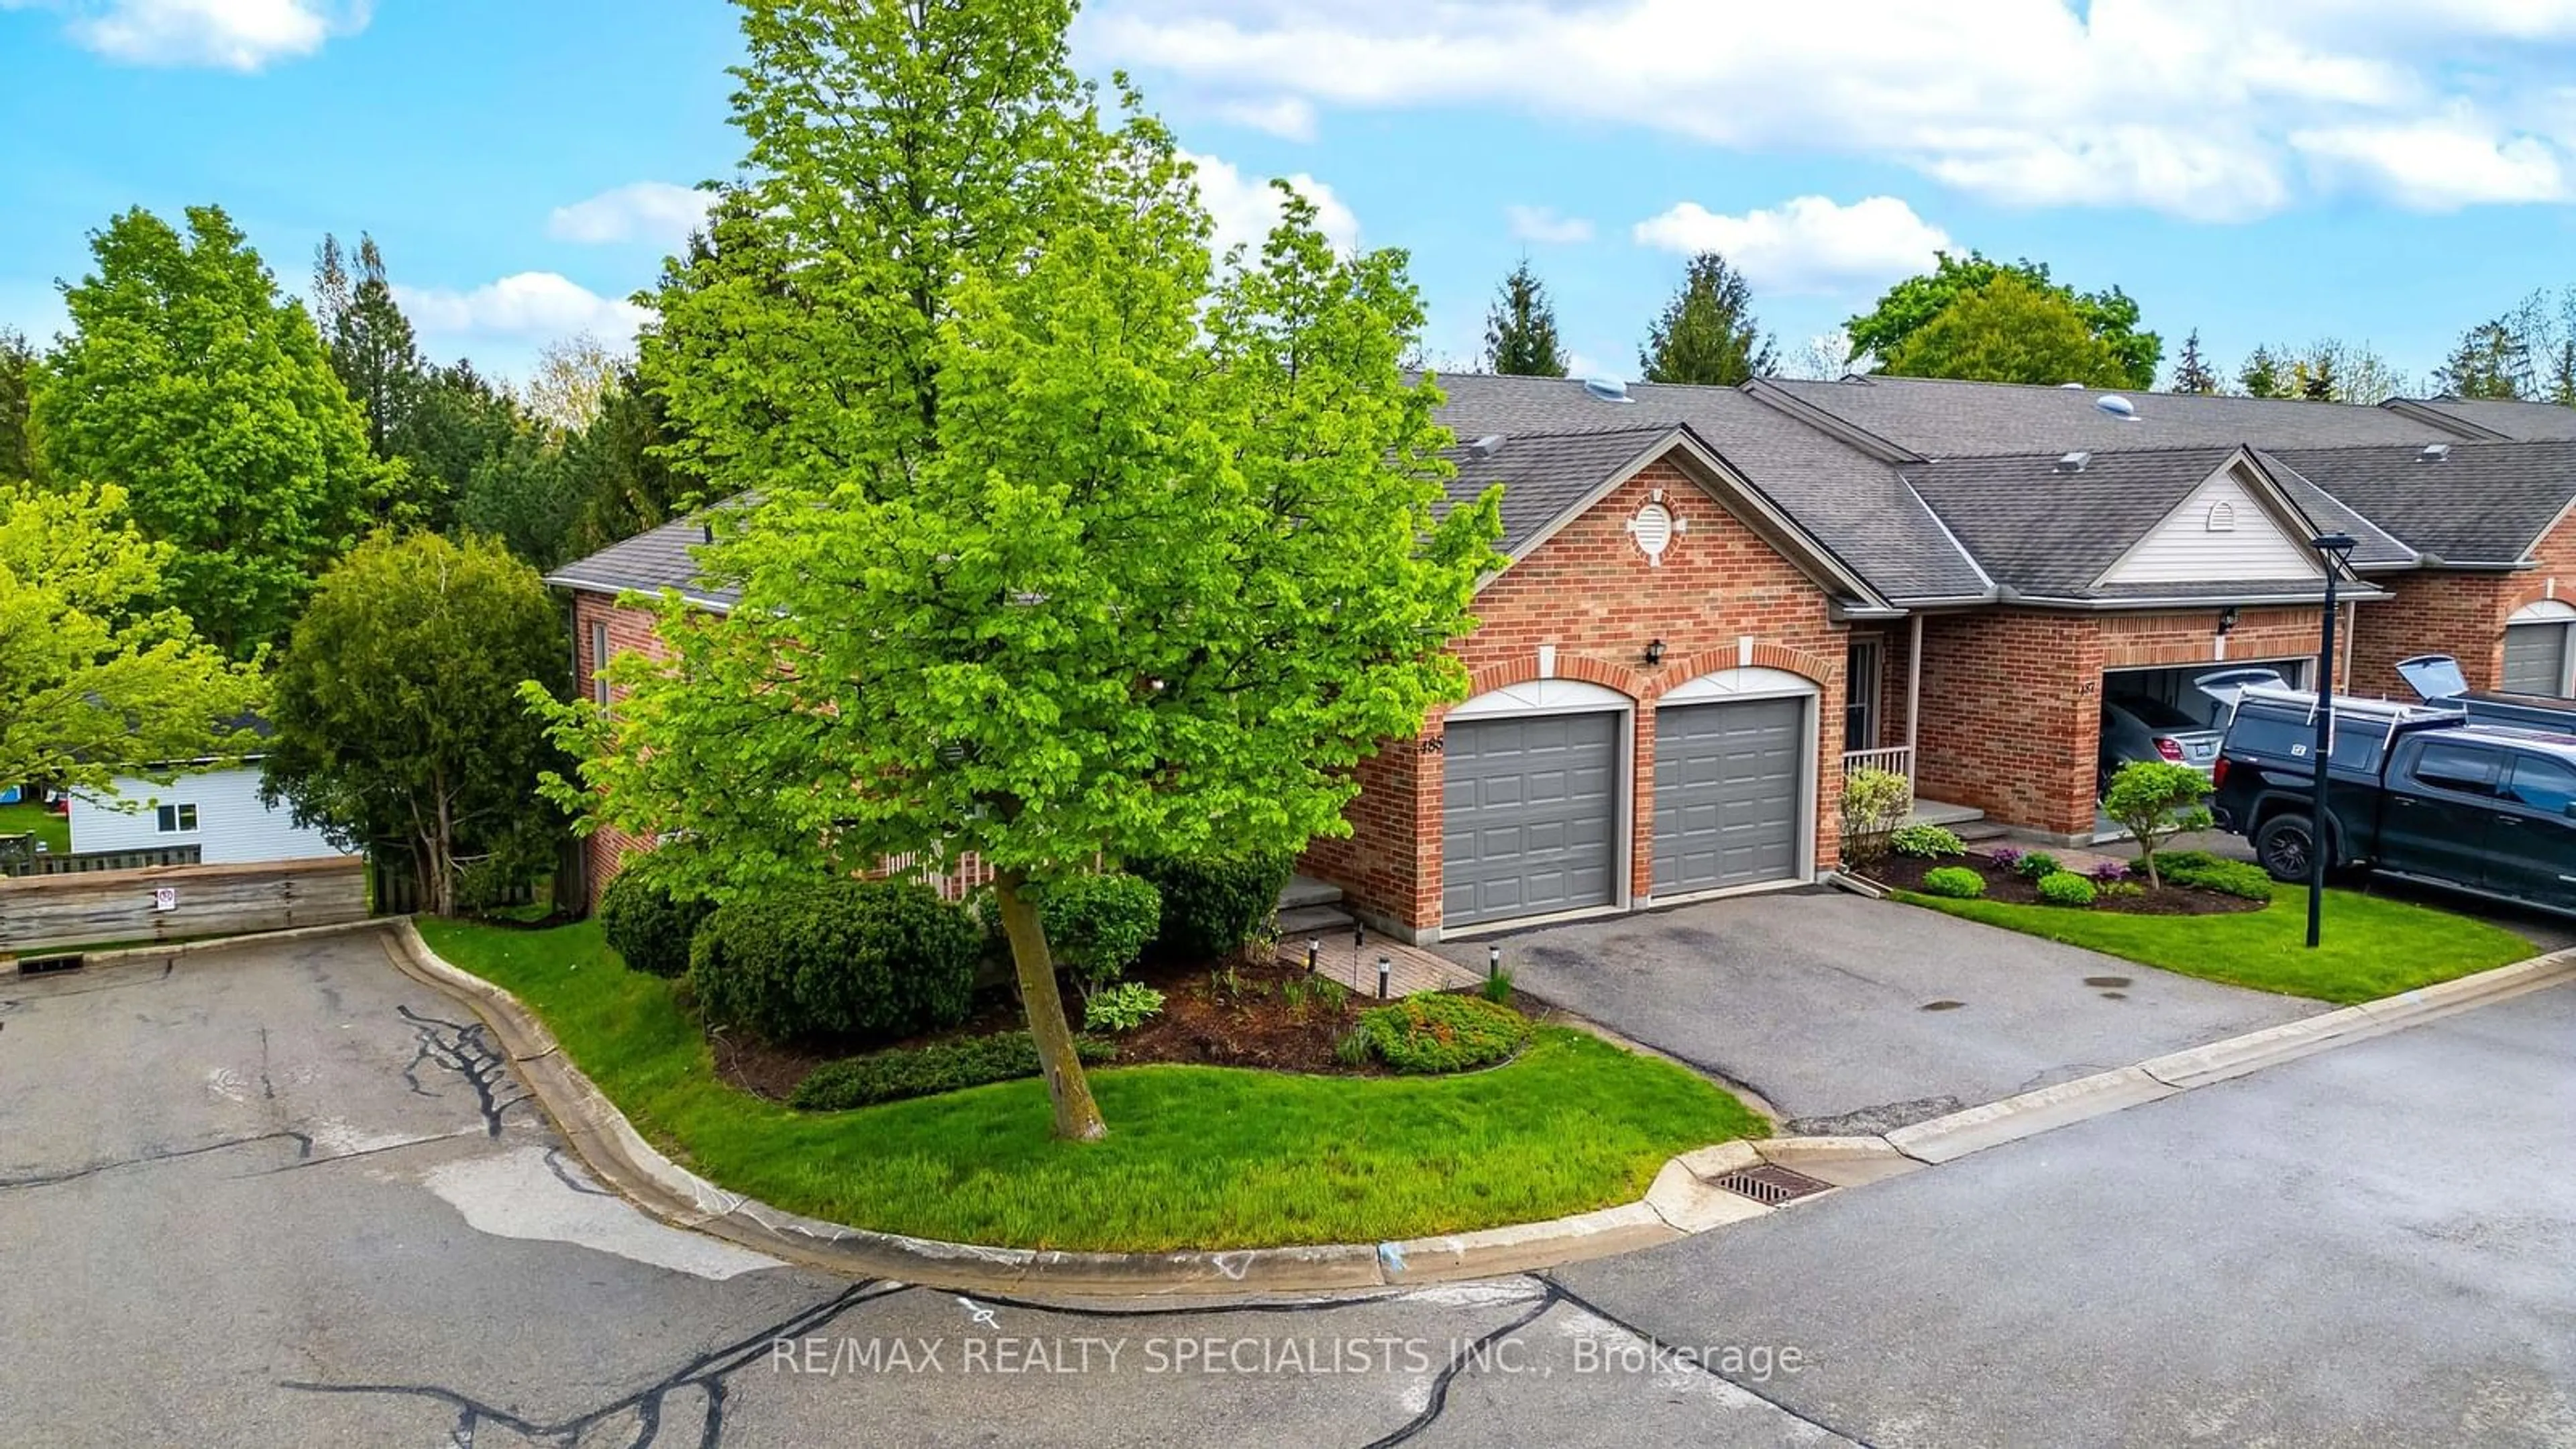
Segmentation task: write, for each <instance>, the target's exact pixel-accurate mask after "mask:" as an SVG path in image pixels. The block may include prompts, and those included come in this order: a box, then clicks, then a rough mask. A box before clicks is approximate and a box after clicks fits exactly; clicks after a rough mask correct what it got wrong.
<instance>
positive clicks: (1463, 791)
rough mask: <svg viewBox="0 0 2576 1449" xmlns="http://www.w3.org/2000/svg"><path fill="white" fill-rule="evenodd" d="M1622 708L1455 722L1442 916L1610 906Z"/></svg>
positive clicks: (1460, 920)
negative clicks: (1532, 717) (1583, 712)
mask: <svg viewBox="0 0 2576 1449" xmlns="http://www.w3.org/2000/svg"><path fill="white" fill-rule="evenodd" d="M1619 720H1620V716H1619V715H1618V714H1615V713H1604V714H1557V715H1542V716H1539V717H1537V718H1534V719H1493V720H1464V721H1459V722H1456V723H1453V724H1451V725H1450V726H1449V730H1448V747H1447V761H1448V763H1447V767H1446V775H1445V779H1446V788H1445V790H1444V791H1443V793H1442V796H1441V822H1442V824H1441V895H1440V915H1441V920H1442V921H1443V922H1444V923H1445V924H1447V925H1452V926H1464V925H1471V924H1473V923H1475V922H1477V921H1502V920H1510V919H1512V918H1514V917H1519V916H1537V915H1544V914H1546V913H1548V912H1550V911H1570V910H1575V909H1578V908H1580V907H1584V906H1606V905H1610V904H1612V903H1613V902H1615V901H1616V900H1617V899H1618V893H1617V890H1616V883H1615V882H1614V880H1613V879H1612V877H1613V876H1614V874H1615V873H1616V871H1617V869H1618V864H1619V848H1618V830H1619V789H1618V775H1619Z"/></svg>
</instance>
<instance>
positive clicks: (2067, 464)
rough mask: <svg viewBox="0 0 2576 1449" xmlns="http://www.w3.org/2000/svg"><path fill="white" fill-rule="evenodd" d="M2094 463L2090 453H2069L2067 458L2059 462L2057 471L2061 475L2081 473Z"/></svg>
mask: <svg viewBox="0 0 2576 1449" xmlns="http://www.w3.org/2000/svg"><path fill="white" fill-rule="evenodd" d="M2092 462H2093V455H2092V454H2090V453H2086V452H2081V451H2078V452H2073V453H2069V454H2067V455H2066V456H2065V457H2063V458H2060V459H2058V460H2057V471H2058V472H2060V473H2081V472H2083V471H2084V470H2085V468H2086V467H2088V466H2090V465H2091V463H2092Z"/></svg>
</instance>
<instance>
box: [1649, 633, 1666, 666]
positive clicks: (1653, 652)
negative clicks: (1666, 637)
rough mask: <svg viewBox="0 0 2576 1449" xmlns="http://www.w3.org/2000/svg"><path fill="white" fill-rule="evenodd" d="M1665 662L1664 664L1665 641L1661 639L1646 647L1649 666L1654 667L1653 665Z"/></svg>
mask: <svg viewBox="0 0 2576 1449" xmlns="http://www.w3.org/2000/svg"><path fill="white" fill-rule="evenodd" d="M1663 662H1664V641H1663V640H1661V639H1657V640H1655V641H1654V642H1652V643H1650V644H1648V645H1647V646H1646V663H1647V664H1648V665H1649V666H1652V665H1657V664H1661V663H1663Z"/></svg>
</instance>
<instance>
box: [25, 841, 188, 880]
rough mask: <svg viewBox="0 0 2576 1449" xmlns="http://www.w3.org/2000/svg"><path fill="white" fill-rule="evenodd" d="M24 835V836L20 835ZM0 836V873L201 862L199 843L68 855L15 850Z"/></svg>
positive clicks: (55, 872) (49, 872)
mask: <svg viewBox="0 0 2576 1449" xmlns="http://www.w3.org/2000/svg"><path fill="white" fill-rule="evenodd" d="M21 838H24V837H21ZM10 846H11V842H10V841H9V840H7V839H0V875H7V876H28V875H85V874H90V873H93V872H96V871H102V870H142V869H144V868H146V867H148V866H155V865H202V864H204V863H205V858H206V848H205V847H204V846H202V845H152V846H145V847H144V848H142V849H140V850H81V851H73V852H72V853H70V854H68V855H62V854H54V853H51V852H48V853H45V854H42V855H40V854H37V853H36V852H34V851H15V850H12V849H11V848H10Z"/></svg>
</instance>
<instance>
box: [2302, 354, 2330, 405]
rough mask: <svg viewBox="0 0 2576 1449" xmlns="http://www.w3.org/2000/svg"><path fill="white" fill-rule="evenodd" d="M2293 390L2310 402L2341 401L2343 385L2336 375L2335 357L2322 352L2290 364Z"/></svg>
mask: <svg viewBox="0 0 2576 1449" xmlns="http://www.w3.org/2000/svg"><path fill="white" fill-rule="evenodd" d="M2290 386H2291V390H2292V391H2293V392H2295V393H2297V394H2298V395H2299V396H2300V397H2301V398H2303V399H2305V400H2306V401H2308V402H2335V401H2339V400H2340V399H2341V396H2342V394H2341V392H2340V391H2339V388H2340V387H2341V383H2340V381H2339V380H2338V378H2337V377H2336V375H2335V357H2334V354H2333V353H2331V352H2320V353H2318V354H2317V355H2316V356H2314V357H2302V358H2300V359H2299V360H2298V361H2296V362H2293V363H2291V364H2290Z"/></svg>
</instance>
